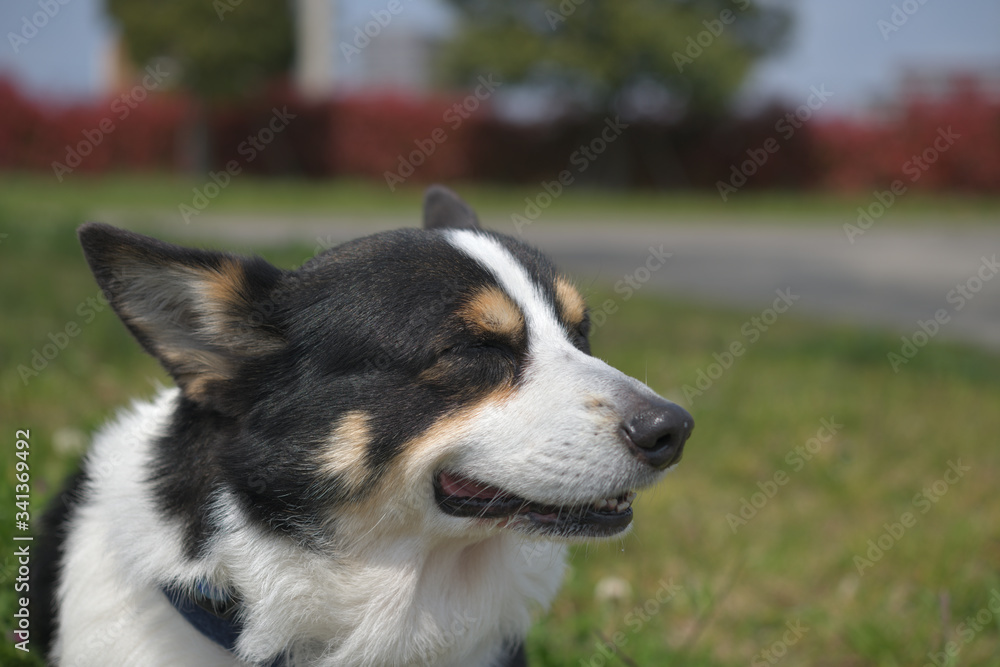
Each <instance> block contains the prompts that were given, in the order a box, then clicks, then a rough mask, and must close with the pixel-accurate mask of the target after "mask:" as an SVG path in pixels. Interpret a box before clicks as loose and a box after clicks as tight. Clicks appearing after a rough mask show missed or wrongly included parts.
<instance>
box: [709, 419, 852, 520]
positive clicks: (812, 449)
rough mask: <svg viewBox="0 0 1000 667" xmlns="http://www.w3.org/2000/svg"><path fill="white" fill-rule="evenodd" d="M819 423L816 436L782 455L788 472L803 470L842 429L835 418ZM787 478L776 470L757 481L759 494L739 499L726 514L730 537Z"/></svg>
mask: <svg viewBox="0 0 1000 667" xmlns="http://www.w3.org/2000/svg"><path fill="white" fill-rule="evenodd" d="M819 423H820V427H819V429H817V430H816V435H814V436H813V437H811V438H809V439H808V440H806V441H805V443H804V444H801V445H797V446H795V447H794V448H792V449H790V450H788V453H787V454H785V463H786V464H788V466H789V467H790V468H791V472H793V473H796V472H799V471H800V470H802V469H803V468H804V467H805V466H806V463H808V462H809V461H811V460H812V459H813V457H815V456H816V455H817V454H819V452H820V451H822V449H823V446H824V445H826V444H829V443H830V442H831V441H832V440H833V439H834V437H835V436H836V435H837V433H838V432H839V431H840V429H842V428H844V425H843V424H838V423H837V420H836V418H834V417H830V418H829V419H825V418H824V419H820V420H819ZM789 479H791V478H790V477H789V473H788V472H786V471H785V469H784V468H778V469H777V470H775V471H774V474H773V475H771V477H770V478H769V479H765V480H763V481H758V482H757V488H758V489H759V491H755V492H754V493H752V494H750V497H749V498H747V497H746V496H744V497H743V498H740V506H739V508H738V509H737V510H736V512H735V513H734V512H729V513H727V514H726V523H728V524H729V529H730V530H731V531H733V535H735V534H736V533H737V531H739V529H740V528H742V527H743V526H745V525H747V524H748V523H749V522H750V521H752V520H753V519H754V518H755V517H756V516H757V515H758V514H759V513H760V511H761V510H763V509H764V507H765V506H766V505H767V504H768V503H769V502H770V501H771V499H772V498H774V497H775V496H776V495H778V491H779V490H780V489H781V487H783V486H785V485H786V484H788V481H789Z"/></svg>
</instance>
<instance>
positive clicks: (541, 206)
mask: <svg viewBox="0 0 1000 667" xmlns="http://www.w3.org/2000/svg"><path fill="white" fill-rule="evenodd" d="M628 127H629V124H628V123H623V122H622V120H621V118H620V117H619V116H615V117H614V118H610V117H609V118H605V119H604V127H603V128H601V131H600V132H599V133H598V135H597V136H596V137H594V138H593V139H591V140H590V141H588V142H587V143H585V144H581V145H580V146H579V147H577V149H576V150H575V151H573V152H572V153H570V156H569V164H570V166H571V167H573V169H563V170H562V171H560V172H559V173H558V174H557V175H556V178H555V179H554V180H551V181H542V182H541V183H540V184H539V185H540V186H541V191H540V192H539V193H538V194H536V195H535V196H534V197H525V198H524V204H525V206H524V210H523V212H522V213H512V214H511V216H510V221H511V223H513V225H514V228H515V229H516V230H517V232H518V233H519V234H520V233H521V231H522V230H523V229H524V228H525V227H527V226H528V225H530V224H532V223H533V222H534V221H535V220H537V219H538V217H539V216H540V215H541V214H542V212H543V211H545V210H546V209H547V208H548V207H549V206H552V202H554V201H555V200H556V199H558V198H559V197H560V196H561V195H562V193H563V192H565V189H566V188H568V187H569V186H571V185H573V183H575V182H576V179H577V177H578V176H579V175H580V174H582V173H584V172H585V171H587V169H588V168H590V165H592V164H593V163H594V162H595V161H597V159H598V158H599V157H600V156H601V155H602V154H603V153H604V151H606V150H607V149H608V146H609V145H611V144H613V143H614V142H615V141H616V140H617V139H618V137H620V136H622V133H624V132H625V130H627V129H628Z"/></svg>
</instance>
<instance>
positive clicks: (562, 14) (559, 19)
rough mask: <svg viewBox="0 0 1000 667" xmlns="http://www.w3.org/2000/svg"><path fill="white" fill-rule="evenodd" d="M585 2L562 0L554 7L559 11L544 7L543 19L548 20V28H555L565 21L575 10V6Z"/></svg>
mask: <svg viewBox="0 0 1000 667" xmlns="http://www.w3.org/2000/svg"><path fill="white" fill-rule="evenodd" d="M585 2H587V0H562V2H560V3H559V6H558V7H556V9H558V10H559V11H555V10H552V9H546V10H545V20H546V21H548V22H549V29H550V30H555V29H556V28H557V27H558V26H559V24H560V23H565V22H566V19H568V18H569V17H570V16H572V15H573V14H574V13H575V12H576V8H577V7H579V6H580V5H582V4H583V3H585Z"/></svg>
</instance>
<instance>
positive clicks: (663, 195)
mask: <svg viewBox="0 0 1000 667" xmlns="http://www.w3.org/2000/svg"><path fill="white" fill-rule="evenodd" d="M206 182H207V181H206V179H190V178H183V177H178V176H174V175H171V176H149V175H135V176H127V175H117V176H111V177H108V176H100V177H97V176H90V177H88V176H87V175H86V174H71V175H69V176H67V177H66V178H65V180H64V181H63V182H62V183H58V184H57V183H56V181H55V178H54V177H53V176H52V175H51V174H45V173H43V174H10V173H8V174H3V175H0V208H7V209H8V210H9V209H16V210H26V209H27V210H31V211H42V212H46V213H51V212H53V211H55V212H57V213H58V212H61V211H63V210H65V209H66V208H67V207H70V208H72V209H73V210H76V211H79V212H81V213H82V214H84V216H85V217H88V218H89V217H91V216H93V215H94V214H95V213H96V212H106V211H113V212H116V213H117V212H122V211H125V212H132V213H134V214H136V215H137V216H139V217H142V216H149V215H152V214H153V213H156V214H157V217H158V219H160V220H164V219H166V220H168V221H170V222H176V223H179V224H183V220H182V218H181V215H180V213H179V210H178V208H179V205H180V204H186V205H188V206H191V205H192V203H193V199H194V197H195V195H194V190H195V189H197V190H199V191H203V190H204V189H205V187H204V186H205V184H206ZM451 185H452V187H454V188H455V189H456V190H458V191H460V192H461V194H462V195H463V197H465V198H466V199H467V200H468V201H469V202H470V203H471V204H472V205H473V206H474V208H475V209H476V210H477V211H478V212H479V213H480V214H481V215H482V216H483V217H484V219H487V220H506V219H509V217H510V215H511V214H513V213H518V214H521V215H524V214H525V209H526V207H527V206H528V204H527V202H526V200H531V201H533V202H535V203H536V204H538V205H540V211H541V214H542V215H544V216H545V219H546V220H547V221H558V220H571V221H576V220H591V221H607V220H615V219H618V218H638V219H642V220H646V221H658V220H662V221H664V222H671V221H711V220H726V221H734V220H746V221H748V222H760V221H768V222H777V223H788V224H804V223H809V222H810V221H811V222H814V223H824V224H825V223H828V222H829V221H830V220H831V219H837V220H841V221H853V220H854V219H855V218H856V217H857V213H856V210H857V208H858V206H865V207H867V206H869V205H870V204H871V203H872V202H873V201H874V200H873V199H872V193H869V192H864V193H858V194H856V195H824V194H815V193H795V192H779V193H775V192H762V191H753V190H748V191H741V192H739V193H737V194H736V195H733V196H732V197H731V198H730V199H729V201H727V202H723V201H722V200H721V199H720V198H719V197H718V196H717V195H716V193H715V192H714V191H705V192H655V191H646V192H642V191H640V192H634V191H625V190H620V191H615V190H593V189H586V188H582V187H579V188H570V189H567V190H565V192H564V193H563V194H561V195H560V196H559V197H557V198H555V199H554V200H553V201H552V202H551V203H547V202H546V201H545V197H544V196H542V197H541V198H540V199H539V195H540V193H543V190H542V189H541V187H540V184H539V185H531V186H520V187H516V188H511V187H506V186H488V185H479V184H461V183H459V184H454V183H453V184H451ZM422 196H423V186H422V185H417V184H414V185H410V184H407V185H404V186H400V187H399V188H398V189H397V190H396V192H394V193H390V192H389V191H388V189H387V188H386V186H385V185H384V184H383V183H381V182H369V181H320V180H316V181H303V180H280V179H260V178H254V177H246V176H241V177H239V178H236V179H233V180H232V182H231V183H230V184H229V185H228V186H227V187H226V188H224V189H223V190H221V191H220V192H219V193H218V194H217V195H216V196H215V197H214V198H212V199H211V200H206V202H207V207H206V208H205V209H204V210H205V213H206V214H225V213H233V212H250V213H262V214H275V213H285V214H338V215H351V216H360V217H363V216H365V215H386V214H388V215H395V216H403V217H408V218H409V217H412V218H413V219H414V220H415V219H416V216H415V212H416V211H419V206H420V200H421V197H422ZM164 216H166V218H165V217H164ZM198 219H199V217H198V216H193V217H192V220H195V221H197V220H198ZM894 221H903V222H905V223H912V222H917V223H920V222H921V221H932V222H938V223H939V222H942V221H948V222H958V221H974V222H982V221H987V222H994V223H995V222H1000V197H998V196H993V197H987V196H977V197H970V196H967V195H962V196H958V195H925V194H921V193H919V192H915V193H912V194H908V195H906V196H905V197H900V198H899V199H898V201H896V202H895V203H894V204H893V205H892V207H891V208H890V209H889V210H888V211H887V212H886V214H885V215H884V217H883V218H880V219H879V224H883V223H891V222H894Z"/></svg>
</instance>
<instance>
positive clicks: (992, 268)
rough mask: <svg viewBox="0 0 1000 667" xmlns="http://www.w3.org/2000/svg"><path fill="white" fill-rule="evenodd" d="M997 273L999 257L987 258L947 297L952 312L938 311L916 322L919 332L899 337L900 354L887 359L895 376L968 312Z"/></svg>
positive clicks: (891, 354) (891, 353)
mask: <svg viewBox="0 0 1000 667" xmlns="http://www.w3.org/2000/svg"><path fill="white" fill-rule="evenodd" d="M997 273H1000V262H998V261H997V256H996V254H994V255H993V257H985V256H984V257H983V258H982V261H981V263H980V264H979V268H978V269H976V272H975V273H974V274H973V275H972V276H969V278H968V279H966V280H965V281H963V282H960V283H958V284H957V285H955V287H954V288H953V289H951V290H949V291H948V294H946V295H945V301H946V302H947V303H949V304H951V306H952V309H951V311H950V312H949V310H948V309H947V308H938V309H937V310H936V311H934V316H933V317H931V318H928V319H926V320H917V329H916V330H915V331H914V332H913V333H912V334H910V335H909V336H902V337H900V340H901V341H902V344H901V345H900V347H899V351H898V352H895V351H894V352H889V353H888V354H887V355H886V358H887V359H888V361H889V366H890V367H891V368H892V372H893V373H898V372H899V369H900V368H902V367H903V366H905V365H906V364H908V363H910V360H911V359H913V358H914V357H916V356H917V353H918V352H920V350H922V349H923V348H924V347H925V346H926V345H927V343H929V342H930V341H931V339H933V338H934V337H935V336H937V335H938V334H939V333H940V332H941V328H942V327H943V326H944V325H946V324H948V323H949V322H951V318H952V315H953V314H954V313H957V312H959V311H961V310H962V309H963V308H965V306H966V304H968V303H969V302H970V301H972V299H974V298H975V297H976V295H977V294H979V292H980V291H982V289H983V287H984V286H985V285H986V283H988V282H989V281H991V280H993V278H994V277H996V275H997Z"/></svg>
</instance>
